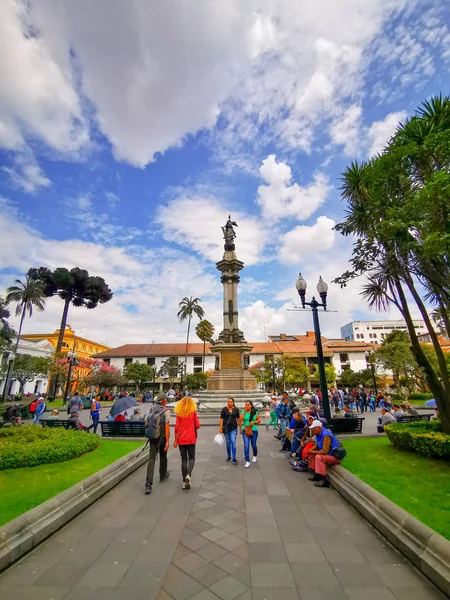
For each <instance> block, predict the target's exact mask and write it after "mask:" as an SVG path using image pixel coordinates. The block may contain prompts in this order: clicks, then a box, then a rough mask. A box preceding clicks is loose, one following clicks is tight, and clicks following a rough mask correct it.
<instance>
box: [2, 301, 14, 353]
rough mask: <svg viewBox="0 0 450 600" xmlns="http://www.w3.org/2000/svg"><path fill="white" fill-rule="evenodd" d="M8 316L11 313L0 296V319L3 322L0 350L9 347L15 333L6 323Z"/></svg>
mask: <svg viewBox="0 0 450 600" xmlns="http://www.w3.org/2000/svg"><path fill="white" fill-rule="evenodd" d="M10 316H11V313H10V311H9V310H8V309H7V307H6V302H5V300H4V299H3V298H2V297H1V296H0V321H1V322H2V323H3V329H2V330H1V331H0V351H1V350H7V349H8V348H10V347H11V345H12V340H13V338H14V337H15V335H16V332H15V331H14V329H13V328H12V327H11V325H10V324H9V323H8V319H9V317H10Z"/></svg>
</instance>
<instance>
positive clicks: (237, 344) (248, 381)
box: [208, 217, 257, 390]
mask: <svg viewBox="0 0 450 600" xmlns="http://www.w3.org/2000/svg"><path fill="white" fill-rule="evenodd" d="M234 227H237V223H235V222H234V221H231V217H228V221H227V223H226V225H225V226H224V227H222V231H223V235H224V240H225V246H224V250H225V251H224V254H223V258H222V260H221V261H219V262H218V263H217V264H216V266H217V269H218V270H219V271H220V272H221V273H222V277H221V281H222V285H223V329H222V331H221V332H220V334H219V338H218V341H217V342H215V343H214V344H213V346H212V348H211V352H212V353H213V354H215V355H216V357H217V358H218V361H217V359H216V366H217V363H218V368H216V371H215V373H214V374H213V375H212V376H211V377H210V378H209V379H208V390H254V389H256V388H257V383H256V379H255V378H254V377H253V375H251V374H250V373H249V371H248V368H247V367H248V355H249V353H250V352H251V350H252V348H251V346H249V345H248V344H247V342H246V341H245V338H244V334H243V332H242V331H241V330H240V329H239V309H238V284H239V271H241V270H242V269H243V268H244V263H243V262H242V261H240V260H238V258H237V256H236V248H235V244H234V240H235V237H236V233H235V231H234Z"/></svg>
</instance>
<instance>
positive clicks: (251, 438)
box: [242, 430, 259, 462]
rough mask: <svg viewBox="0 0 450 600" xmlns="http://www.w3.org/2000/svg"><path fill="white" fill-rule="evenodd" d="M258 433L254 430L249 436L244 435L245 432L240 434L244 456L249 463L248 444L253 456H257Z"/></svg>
mask: <svg viewBox="0 0 450 600" xmlns="http://www.w3.org/2000/svg"><path fill="white" fill-rule="evenodd" d="M258 433H259V431H258V430H256V431H254V432H253V433H252V435H251V436H248V435H245V431H244V433H243V434H242V437H243V439H244V456H245V460H246V461H247V462H250V444H251V445H252V450H253V456H258V447H257V445H256V441H257V439H258Z"/></svg>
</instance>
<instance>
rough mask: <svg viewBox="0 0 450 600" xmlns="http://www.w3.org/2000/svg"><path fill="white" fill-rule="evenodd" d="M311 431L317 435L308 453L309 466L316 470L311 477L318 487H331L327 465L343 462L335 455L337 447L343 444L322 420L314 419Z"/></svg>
mask: <svg viewBox="0 0 450 600" xmlns="http://www.w3.org/2000/svg"><path fill="white" fill-rule="evenodd" d="M311 431H312V433H313V434H314V436H315V443H314V446H313V447H312V448H311V449H310V450H308V453H307V454H308V459H309V465H308V466H309V468H310V469H312V470H313V471H314V475H313V476H312V477H310V478H309V479H310V480H311V481H314V482H315V483H314V485H315V486H316V487H329V483H328V481H327V480H326V474H327V466H331V465H338V464H340V463H341V462H342V461H341V460H340V459H338V458H336V456H334V452H335V450H336V448H338V447H339V446H340V445H341V444H340V442H339V441H338V440H337V439H336V438H335V436H334V435H333V434H332V433H331V431H330V430H329V429H326V428H325V427H324V426H323V424H322V423H321V421H313V422H312V423H311Z"/></svg>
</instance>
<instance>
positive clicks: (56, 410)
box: [47, 408, 59, 420]
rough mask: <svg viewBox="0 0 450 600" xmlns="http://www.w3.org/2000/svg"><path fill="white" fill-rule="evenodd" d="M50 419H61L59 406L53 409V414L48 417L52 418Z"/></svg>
mask: <svg viewBox="0 0 450 600" xmlns="http://www.w3.org/2000/svg"><path fill="white" fill-rule="evenodd" d="M50 419H52V420H55V419H59V410H58V409H57V408H54V409H53V410H52V414H51V415H50V416H49V417H48V419H47V420H50Z"/></svg>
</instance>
